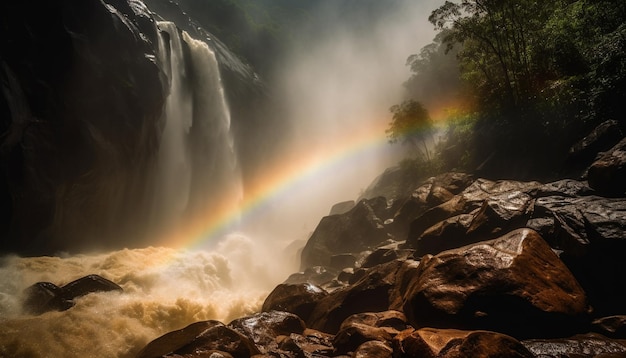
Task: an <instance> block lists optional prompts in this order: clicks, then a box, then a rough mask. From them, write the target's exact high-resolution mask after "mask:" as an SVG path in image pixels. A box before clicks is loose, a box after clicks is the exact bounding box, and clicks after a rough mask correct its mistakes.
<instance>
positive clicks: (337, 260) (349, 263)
mask: <svg viewBox="0 0 626 358" xmlns="http://www.w3.org/2000/svg"><path fill="white" fill-rule="evenodd" d="M356 260H357V258H356V257H355V256H354V255H352V254H339V255H333V256H331V257H330V267H332V268H334V269H337V270H343V269H344V268H346V267H354V266H355V265H356Z"/></svg>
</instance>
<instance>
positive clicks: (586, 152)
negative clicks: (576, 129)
mask: <svg viewBox="0 0 626 358" xmlns="http://www.w3.org/2000/svg"><path fill="white" fill-rule="evenodd" d="M622 138H624V134H623V133H622V130H621V129H620V127H619V123H618V122H617V121H616V120H608V121H605V122H602V123H600V125H598V126H597V127H596V128H594V129H593V130H592V131H591V132H590V133H589V134H588V135H586V136H585V137H584V138H582V139H581V140H579V141H578V142H576V143H575V144H574V145H573V146H572V147H571V148H570V149H569V157H568V158H567V163H566V164H568V166H571V167H573V169H577V170H582V169H584V167H586V166H589V164H591V163H592V162H593V160H594V159H595V157H596V156H597V155H598V153H600V152H604V151H606V150H608V149H610V148H611V147H613V146H614V145H615V144H617V143H618V142H619V141H620V140H621V139H622Z"/></svg>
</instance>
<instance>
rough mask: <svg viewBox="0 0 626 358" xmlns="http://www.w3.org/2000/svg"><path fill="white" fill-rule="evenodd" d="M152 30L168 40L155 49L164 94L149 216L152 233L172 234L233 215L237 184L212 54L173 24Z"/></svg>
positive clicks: (223, 100)
mask: <svg viewBox="0 0 626 358" xmlns="http://www.w3.org/2000/svg"><path fill="white" fill-rule="evenodd" d="M158 26H159V28H160V29H161V32H162V33H163V32H165V33H167V35H169V36H167V35H166V36H161V37H160V39H161V41H160V44H159V60H160V62H161V63H162V64H163V65H162V66H163V70H164V72H165V74H166V75H167V78H168V82H169V95H168V97H167V99H166V104H165V109H164V111H163V120H162V122H163V123H164V128H163V131H162V137H161V143H160V146H159V154H158V163H157V169H156V176H155V192H154V193H155V195H154V207H153V216H152V217H153V222H154V223H155V226H156V227H157V228H166V229H176V228H177V227H179V226H181V225H185V224H186V223H187V222H188V220H202V218H203V217H205V216H207V215H212V214H215V212H216V211H218V210H235V209H236V208H237V206H238V204H239V201H240V200H241V196H242V188H241V186H242V181H241V174H240V169H239V167H238V164H237V156H236V153H235V149H234V143H233V138H232V134H231V131H230V111H229V108H228V104H227V102H226V98H225V95H224V88H223V85H222V80H221V77H220V72H219V66H218V62H217V59H216V57H215V53H214V52H213V51H212V50H211V49H210V48H209V47H208V45H207V44H206V43H204V42H202V41H198V40H195V39H193V38H191V37H190V36H189V35H188V34H187V33H186V32H182V35H181V33H180V32H179V30H178V29H177V28H176V25H175V24H174V23H171V22H159V23H158ZM167 37H169V41H167Z"/></svg>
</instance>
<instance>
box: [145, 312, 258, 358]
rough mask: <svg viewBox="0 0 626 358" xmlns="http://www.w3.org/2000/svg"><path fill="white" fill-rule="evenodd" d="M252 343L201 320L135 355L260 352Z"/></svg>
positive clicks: (240, 356) (236, 357) (147, 357)
mask: <svg viewBox="0 0 626 358" xmlns="http://www.w3.org/2000/svg"><path fill="white" fill-rule="evenodd" d="M259 353H260V352H259V350H258V349H257V348H256V346H255V345H254V343H253V342H252V341H251V340H250V339H248V338H247V337H245V336H244V335H242V334H241V333H239V332H237V331H235V330H233V329H230V328H228V327H226V326H225V325H224V324H223V323H221V322H218V321H201V322H196V323H192V324H190V325H189V326H187V327H185V328H183V329H179V330H176V331H172V332H169V333H166V334H164V335H162V336H161V337H159V338H157V339H155V340H153V341H152V342H150V343H148V344H147V345H146V346H145V347H144V348H143V349H142V350H141V351H140V352H139V354H137V358H157V357H180V356H183V357H225V358H229V357H234V358H244V357H245V358H247V357H250V356H252V355H254V354H259Z"/></svg>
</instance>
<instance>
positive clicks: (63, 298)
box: [22, 275, 123, 314]
mask: <svg viewBox="0 0 626 358" xmlns="http://www.w3.org/2000/svg"><path fill="white" fill-rule="evenodd" d="M109 291H118V292H122V291H123V289H122V287H120V286H119V285H118V284H116V283H115V282H113V281H110V280H107V279H106V278H104V277H102V276H98V275H87V276H85V277H81V278H79V279H77V280H74V281H72V282H70V283H68V284H66V285H64V286H62V287H59V286H57V285H55V284H53V283H51V282H37V283H35V284H33V285H31V286H29V287H28V288H26V289H25V290H24V297H25V298H24V302H23V305H22V309H23V310H24V311H25V312H27V313H30V314H42V313H45V312H48V311H65V310H67V309H69V308H71V307H73V306H74V304H75V303H74V299H75V298H77V297H81V296H84V295H86V294H89V293H94V292H109Z"/></svg>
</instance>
